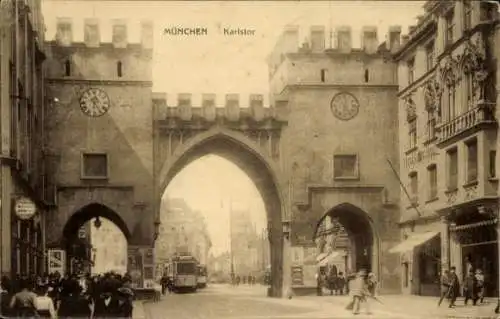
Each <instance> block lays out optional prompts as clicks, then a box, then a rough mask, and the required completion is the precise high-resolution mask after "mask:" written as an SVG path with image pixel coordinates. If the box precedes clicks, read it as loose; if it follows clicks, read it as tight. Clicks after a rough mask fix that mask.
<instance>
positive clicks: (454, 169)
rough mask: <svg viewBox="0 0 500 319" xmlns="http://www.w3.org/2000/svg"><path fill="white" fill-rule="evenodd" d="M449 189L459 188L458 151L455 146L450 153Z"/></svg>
mask: <svg viewBox="0 0 500 319" xmlns="http://www.w3.org/2000/svg"><path fill="white" fill-rule="evenodd" d="M447 155H448V185H447V186H448V189H449V190H455V189H457V188H458V152H457V149H456V148H454V149H452V150H449V151H448V153H447Z"/></svg>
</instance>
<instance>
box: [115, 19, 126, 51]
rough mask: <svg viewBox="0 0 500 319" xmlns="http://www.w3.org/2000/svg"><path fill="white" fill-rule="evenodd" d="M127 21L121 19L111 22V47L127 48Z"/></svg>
mask: <svg viewBox="0 0 500 319" xmlns="http://www.w3.org/2000/svg"><path fill="white" fill-rule="evenodd" d="M127 44H128V43H127V21H126V20H123V19H114V20H113V46H114V47H115V48H126V47H127Z"/></svg>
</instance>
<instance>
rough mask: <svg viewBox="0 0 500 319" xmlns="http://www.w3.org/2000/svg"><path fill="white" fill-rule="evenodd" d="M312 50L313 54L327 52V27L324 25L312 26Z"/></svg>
mask: <svg viewBox="0 0 500 319" xmlns="http://www.w3.org/2000/svg"><path fill="white" fill-rule="evenodd" d="M311 50H312V51H313V52H322V51H323V50H325V27H324V26H322V25H316V26H311Z"/></svg>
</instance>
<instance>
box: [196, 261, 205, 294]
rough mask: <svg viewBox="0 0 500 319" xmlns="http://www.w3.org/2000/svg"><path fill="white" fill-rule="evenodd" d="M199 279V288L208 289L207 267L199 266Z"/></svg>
mask: <svg viewBox="0 0 500 319" xmlns="http://www.w3.org/2000/svg"><path fill="white" fill-rule="evenodd" d="M197 268H198V277H197V280H196V282H197V286H198V288H205V287H207V266H205V265H201V264H200V265H198V267H197Z"/></svg>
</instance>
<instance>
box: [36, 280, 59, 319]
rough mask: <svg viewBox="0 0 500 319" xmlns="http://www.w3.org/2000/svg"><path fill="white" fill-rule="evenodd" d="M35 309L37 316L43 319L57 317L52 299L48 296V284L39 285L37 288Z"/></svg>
mask: <svg viewBox="0 0 500 319" xmlns="http://www.w3.org/2000/svg"><path fill="white" fill-rule="evenodd" d="M37 294H38V296H37V298H36V309H37V312H38V316H39V317H40V318H44V319H55V318H56V317H57V313H56V309H55V306H54V301H53V300H52V298H50V297H49V286H48V285H43V284H42V285H40V286H38V289H37Z"/></svg>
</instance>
